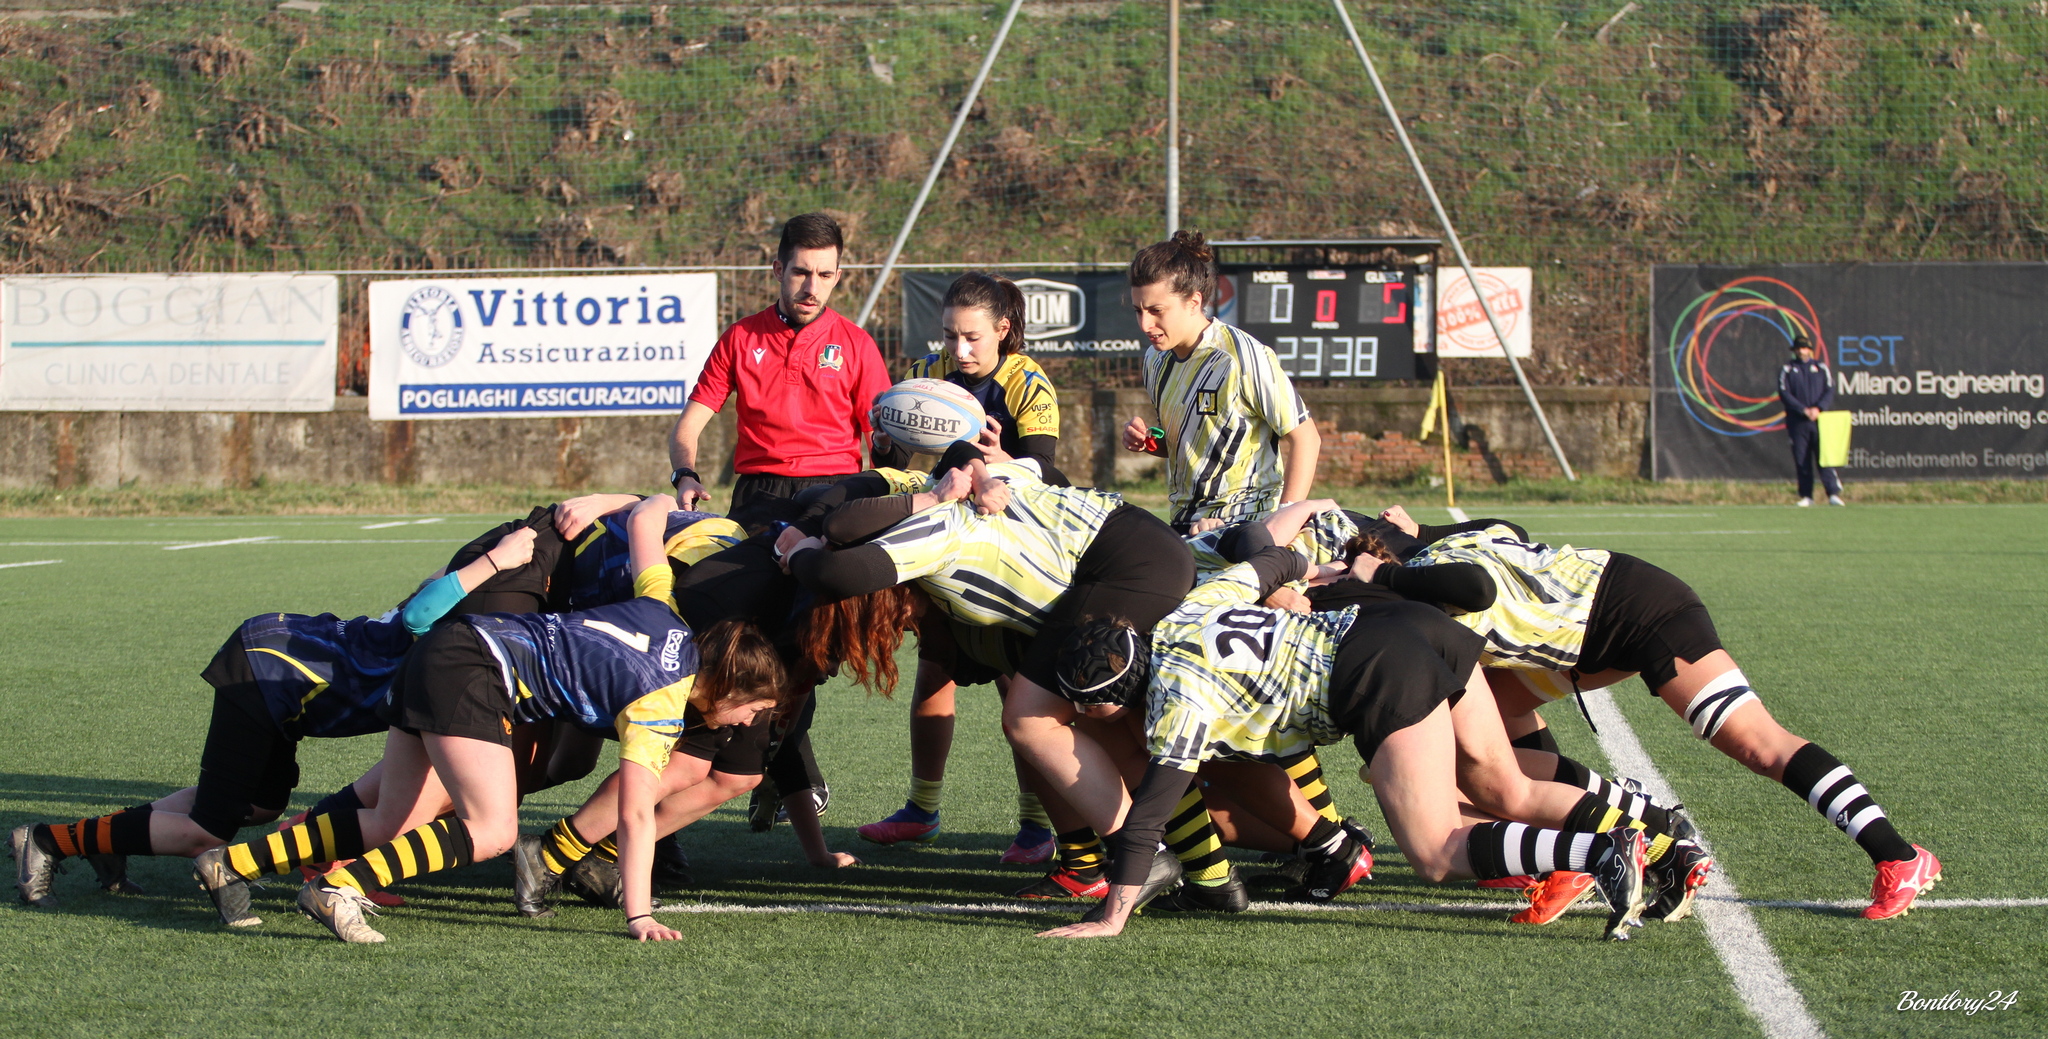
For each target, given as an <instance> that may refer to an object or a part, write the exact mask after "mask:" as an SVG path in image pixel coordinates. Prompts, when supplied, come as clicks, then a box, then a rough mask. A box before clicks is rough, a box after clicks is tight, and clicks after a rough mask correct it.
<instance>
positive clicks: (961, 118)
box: [853, 0, 1024, 325]
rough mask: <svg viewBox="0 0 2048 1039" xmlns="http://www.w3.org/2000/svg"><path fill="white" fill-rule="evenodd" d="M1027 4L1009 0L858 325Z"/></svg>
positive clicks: (861, 320) (871, 289)
mask: <svg viewBox="0 0 2048 1039" xmlns="http://www.w3.org/2000/svg"><path fill="white" fill-rule="evenodd" d="M1023 6H1024V0H1010V9H1009V10H1008V11H1007V12H1004V14H1003V24H1002V26H1001V27H1000V28H998V29H996V38H995V39H993V40H991V41H989V45H988V55H987V56H986V57H984V58H982V59H981V71H980V72H977V73H975V74H974V84H973V85H972V86H970V87H968V88H967V96H966V97H963V98H961V99H960V110H959V111H958V112H955V113H954V114H953V126H952V129H949V130H947V131H946V141H945V143H944V144H941V145H939V154H937V155H935V156H933V157H932V168H931V169H930V170H927V171H926V172H925V175H924V186H923V187H920V188H918V189H917V200H916V201H914V202H912V203H911V204H910V212H909V214H908V215H906V216H904V218H903V226H902V227H901V228H898V229H897V231H896V240H895V241H894V242H892V243H890V245H889V257H888V259H886V260H883V261H882V269H881V270H878V271H876V272H875V283H874V284H873V285H870V286H868V298H867V299H866V300H864V301H863V302H862V303H861V305H860V315H859V316H858V317H856V318H854V319H853V323H854V324H856V325H866V324H867V323H868V316H869V315H870V314H873V313H874V311H875V301H876V300H878V299H880V298H881V297H882V286H883V285H885V284H887V283H888V281H889V274H890V273H891V272H892V271H894V270H895V269H896V258H897V257H899V256H901V255H903V243H905V242H907V241H909V240H910V231H911V229H912V228H914V227H916V226H917V216H918V214H919V213H922V212H924V203H925V199H927V198H930V197H931V194H932V185H933V184H936V183H938V180H939V171H941V170H943V169H945V168H946V159H947V158H949V157H950V156H951V155H952V154H953V143H954V142H955V141H958V140H959V139H960V128H961V127H962V126H965V125H966V124H967V113H968V112H970V111H972V110H973V109H974V99H975V98H977V97H980V96H981V85H982V84H983V83H986V82H988V70H989V69H991V68H994V67H995V63H996V55H997V54H1000V53H1002V50H1003V40H1004V39H1006V38H1008V37H1009V35H1010V26H1011V25H1012V24H1014V23H1015V22H1016V21H1017V12H1018V11H1019V10H1020V9H1022V8H1023Z"/></svg>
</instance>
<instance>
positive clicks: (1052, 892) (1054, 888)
mask: <svg viewBox="0 0 2048 1039" xmlns="http://www.w3.org/2000/svg"><path fill="white" fill-rule="evenodd" d="M1166 857H1167V858H1169V859H1170V858H1173V856H1171V855H1168V856H1166ZM1107 894H1109V877H1108V876H1107V875H1106V874H1104V873H1102V872H1100V871H1097V872H1096V874H1095V876H1094V877H1093V878H1092V879H1091V878H1089V877H1087V876H1084V875H1082V874H1081V873H1080V872H1079V871H1077V870H1072V869H1068V868H1067V867H1065V866H1061V867H1059V868H1057V869H1055V870H1053V871H1052V872H1050V873H1047V874H1046V875H1045V876H1042V877H1040V878H1038V879H1037V880H1034V881H1032V882H1031V883H1029V884H1026V885H1024V886H1023V887H1020V888H1018V889H1017V890H1016V892H1015V893H1014V897H1017V898H1101V897H1102V896H1104V895H1107Z"/></svg>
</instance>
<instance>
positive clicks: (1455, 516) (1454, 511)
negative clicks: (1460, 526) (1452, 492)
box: [1444, 505, 1472, 523]
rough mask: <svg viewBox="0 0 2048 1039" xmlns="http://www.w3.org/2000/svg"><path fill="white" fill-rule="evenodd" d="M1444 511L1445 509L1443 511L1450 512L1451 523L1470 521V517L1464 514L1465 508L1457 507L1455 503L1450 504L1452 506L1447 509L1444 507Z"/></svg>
mask: <svg viewBox="0 0 2048 1039" xmlns="http://www.w3.org/2000/svg"><path fill="white" fill-rule="evenodd" d="M1444 511H1445V512H1448V513H1450V514H1451V522H1453V523H1470V522H1472V517H1470V516H1467V515H1465V510H1464V509H1461V508H1458V507H1457V506H1455V505H1454V506H1452V507H1450V508H1448V509H1445V510H1444Z"/></svg>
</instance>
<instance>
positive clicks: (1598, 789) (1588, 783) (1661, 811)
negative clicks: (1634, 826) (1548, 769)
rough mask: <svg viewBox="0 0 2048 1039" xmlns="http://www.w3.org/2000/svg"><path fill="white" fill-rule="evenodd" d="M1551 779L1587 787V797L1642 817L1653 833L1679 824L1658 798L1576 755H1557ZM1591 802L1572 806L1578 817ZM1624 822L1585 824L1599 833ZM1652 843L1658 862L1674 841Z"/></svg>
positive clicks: (1667, 830) (1664, 830)
mask: <svg viewBox="0 0 2048 1039" xmlns="http://www.w3.org/2000/svg"><path fill="white" fill-rule="evenodd" d="M1543 731H1546V732H1547V731H1549V730H1547V729H1546V730H1543ZM1551 782H1554V783H1563V784H1564V785H1566V786H1575V787H1578V788H1579V789H1581V790H1584V791H1585V792H1586V796H1587V797H1589V798H1593V799H1596V800H1598V801H1599V802H1600V803H1601V804H1604V805H1606V806H1608V807H1609V808H1612V809H1614V810H1615V811H1617V812H1619V813H1620V814H1621V815H1623V816H1626V817H1627V818H1630V819H1637V820H1641V822H1642V824H1643V825H1642V827H1640V828H1641V829H1644V830H1645V831H1647V832H1648V833H1650V834H1659V833H1667V834H1668V833H1670V832H1672V830H1673V829H1674V828H1675V827H1674V825H1673V822H1672V819H1671V810H1670V809H1668V808H1666V807H1664V806H1662V805H1660V804H1658V803H1657V802H1655V801H1652V800H1650V798H1649V797H1648V796H1647V795H1644V794H1638V793H1634V792H1631V791H1629V790H1627V789H1624V788H1623V787H1621V786H1619V785H1617V784H1615V783H1614V782H1613V781H1611V780H1609V779H1607V778H1606V777H1605V776H1602V775H1600V774H1599V773H1597V772H1595V771H1593V770H1592V769H1590V768H1587V767H1586V766H1584V765H1582V764H1579V763H1578V762H1576V761H1573V760H1572V759H1570V758H1568V757H1565V756H1564V755H1562V754H1559V755H1558V756H1557V774H1556V775H1555V776H1553V777H1551ZM1589 804H1590V802H1588V801H1584V800H1582V801H1580V802H1579V803H1578V805H1577V806H1575V807H1574V808H1573V809H1572V811H1573V812H1574V813H1575V814H1574V816H1573V818H1577V815H1576V813H1577V812H1579V811H1580V810H1581V809H1586V810H1589V811H1590V809H1588V805H1589ZM1589 818H1591V821H1593V822H1598V821H1599V819H1598V818H1597V817H1589ZM1622 825H1626V824H1624V823H1621V822H1614V823H1609V824H1608V825H1606V826H1587V827H1585V828H1586V829H1590V830H1592V831H1594V832H1595V833H1606V832H1607V831H1609V830H1611V829H1614V828H1615V827H1616V826H1622ZM1577 828H1579V827H1578V826H1576V824H1572V823H1567V824H1566V826H1565V829H1568V830H1570V829H1577ZM1651 843H1652V854H1651V859H1650V861H1652V862H1655V861H1657V859H1659V858H1662V857H1663V855H1664V850H1663V848H1664V847H1668V846H1669V844H1670V842H1669V841H1666V842H1665V844H1664V846H1663V847H1659V846H1656V842H1655V841H1654V840H1653V841H1652V842H1651Z"/></svg>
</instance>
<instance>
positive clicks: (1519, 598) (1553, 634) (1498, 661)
mask: <svg viewBox="0 0 2048 1039" xmlns="http://www.w3.org/2000/svg"><path fill="white" fill-rule="evenodd" d="M1609 557H1610V553H1608V552H1605V551H1602V550H1600V549H1592V548H1573V547H1571V546H1570V545H1566V546H1564V547H1563V548H1551V547H1550V546H1549V545H1543V544H1535V543H1531V542H1527V541H1521V540H1518V539H1516V537H1515V532H1514V531H1512V530H1509V529H1508V528H1506V527H1504V526H1500V525H1498V524H1496V525H1494V526H1490V527H1487V528H1486V529H1485V530H1477V531H1471V532H1469V533H1463V534H1452V535H1451V536H1449V537H1447V538H1444V539H1443V540H1441V541H1438V542H1436V543H1435V544H1432V545H1430V546H1429V547H1428V548H1425V549H1423V550H1422V552H1421V553H1420V554H1418V555H1416V556H1415V557H1414V558H1412V559H1410V560H1408V563H1407V565H1409V566H1430V565H1432V564H1436V563H1477V564H1479V565H1480V566H1481V567H1484V568H1485V570H1486V572H1487V574H1488V575H1489V576H1491V577H1492V578H1493V584H1494V587H1495V588H1497V589H1499V594H1498V596H1497V597H1496V598H1495V599H1494V602H1493V605H1492V606H1491V607H1489V608H1487V609H1484V610H1481V611H1479V612H1477V613H1452V614H1451V619H1452V620H1455V621H1457V622H1458V623H1459V624H1462V625H1464V626H1465V627H1467V628H1470V629H1472V630H1473V631H1474V632H1476V633H1478V635H1479V636H1480V637H1481V638H1483V639H1485V640H1486V649H1485V651H1484V652H1483V653H1482V654H1481V657H1480V661H1481V662H1482V663H1484V664H1485V665H1487V666H1488V667H1505V668H1514V669H1517V670H1530V671H1563V670H1565V669H1567V668H1569V667H1571V666H1572V665H1574V664H1577V663H1578V662H1579V654H1580V653H1581V652H1582V651H1583V650H1584V649H1585V646H1586V622H1587V621H1588V620H1589V619H1591V617H1592V615H1593V595H1594V593H1595V592H1597V591H1599V589H1600V576H1601V575H1602V574H1604V573H1606V571H1607V560H1608V558H1609Z"/></svg>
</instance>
